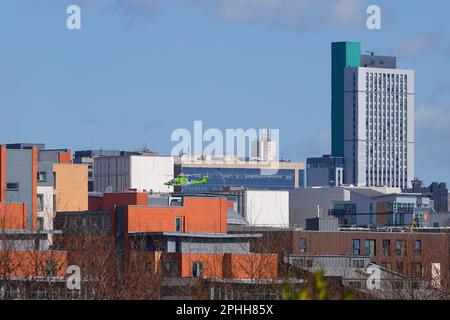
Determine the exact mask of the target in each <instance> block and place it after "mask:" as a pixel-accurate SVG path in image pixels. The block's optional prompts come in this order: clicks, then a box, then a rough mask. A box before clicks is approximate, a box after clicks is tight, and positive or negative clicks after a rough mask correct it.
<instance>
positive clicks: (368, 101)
mask: <svg viewBox="0 0 450 320" xmlns="http://www.w3.org/2000/svg"><path fill="white" fill-rule="evenodd" d="M372 58H373V59H375V58H378V59H381V60H382V58H383V57H372ZM387 58H389V57H385V59H387ZM368 59H370V57H369V58H368ZM387 62H389V61H387ZM392 63H393V62H389V63H386V64H385V65H386V66H387V67H377V68H370V67H355V68H346V69H345V86H344V101H345V102H344V106H345V107H344V161H345V170H344V174H345V178H344V183H346V184H353V185H355V186H367V187H370V186H386V187H397V188H402V189H405V188H409V187H411V180H412V179H413V178H414V71H413V70H401V69H396V68H395V65H392ZM378 65H382V63H378Z"/></svg>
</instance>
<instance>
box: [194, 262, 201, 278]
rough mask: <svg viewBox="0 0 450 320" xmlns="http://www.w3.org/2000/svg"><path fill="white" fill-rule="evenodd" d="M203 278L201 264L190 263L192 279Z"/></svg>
mask: <svg viewBox="0 0 450 320" xmlns="http://www.w3.org/2000/svg"><path fill="white" fill-rule="evenodd" d="M202 276H203V263H202V262H198V261H194V262H192V277H193V278H201V277H202Z"/></svg>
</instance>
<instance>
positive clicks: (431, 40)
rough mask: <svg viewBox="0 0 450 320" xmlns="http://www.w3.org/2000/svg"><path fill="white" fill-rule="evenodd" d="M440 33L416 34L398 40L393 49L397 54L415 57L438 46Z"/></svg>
mask: <svg viewBox="0 0 450 320" xmlns="http://www.w3.org/2000/svg"><path fill="white" fill-rule="evenodd" d="M440 45H441V41H440V35H439V34H437V33H424V34H417V35H415V36H413V37H411V38H408V39H405V40H403V41H401V42H399V43H398V44H397V45H396V46H395V47H394V49H393V52H394V53H395V54H396V55H398V56H404V57H416V56H418V55H421V54H424V53H429V52H432V51H433V50H437V49H439V48H440Z"/></svg>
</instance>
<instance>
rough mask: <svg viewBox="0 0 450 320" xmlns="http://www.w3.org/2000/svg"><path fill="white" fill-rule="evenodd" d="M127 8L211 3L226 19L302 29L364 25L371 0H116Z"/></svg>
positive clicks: (208, 4) (205, 4)
mask: <svg viewBox="0 0 450 320" xmlns="http://www.w3.org/2000/svg"><path fill="white" fill-rule="evenodd" d="M116 1H117V3H119V4H120V5H121V6H123V7H125V8H127V9H139V8H144V9H149V8H153V7H155V6H157V5H160V4H165V3H176V4H188V5H201V6H210V7H212V8H213V10H214V11H215V12H216V14H217V16H218V17H219V18H220V19H222V20H226V21H238V22H262V23H272V24H279V25H288V26H293V27H295V28H297V29H302V30H319V29H324V28H327V27H355V26H362V25H363V22H364V21H365V17H366V12H365V11H366V8H367V6H368V3H367V0H116Z"/></svg>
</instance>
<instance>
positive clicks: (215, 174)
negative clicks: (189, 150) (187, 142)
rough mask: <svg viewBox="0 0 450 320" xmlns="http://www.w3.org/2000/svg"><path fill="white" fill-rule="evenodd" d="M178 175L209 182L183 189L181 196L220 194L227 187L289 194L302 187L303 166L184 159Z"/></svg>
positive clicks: (213, 158)
mask: <svg viewBox="0 0 450 320" xmlns="http://www.w3.org/2000/svg"><path fill="white" fill-rule="evenodd" d="M178 161H179V163H178V165H177V170H176V171H177V172H178V173H179V174H181V175H183V176H186V177H189V178H191V179H198V180H200V179H202V178H203V177H205V176H206V177H208V182H207V183H205V184H200V185H191V186H187V187H183V188H182V190H181V191H182V192H220V191H224V190H225V188H227V187H244V188H248V189H252V190H290V189H295V188H301V187H304V184H305V175H304V164H303V163H301V162H287V161H286V162H284V161H276V162H263V161H251V160H245V161H244V160H238V159H236V158H233V157H219V156H203V157H195V156H193V157H188V156H183V157H181V159H179V160H178Z"/></svg>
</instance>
